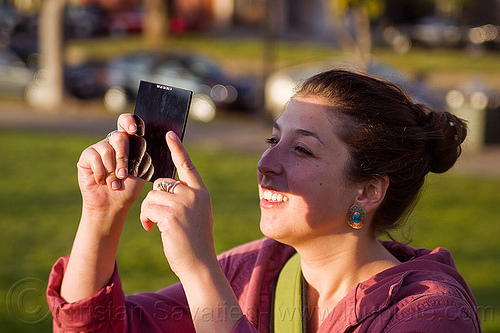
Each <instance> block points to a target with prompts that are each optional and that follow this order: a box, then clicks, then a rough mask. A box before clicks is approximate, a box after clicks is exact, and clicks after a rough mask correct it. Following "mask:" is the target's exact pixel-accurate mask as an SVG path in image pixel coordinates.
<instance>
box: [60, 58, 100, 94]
mask: <svg viewBox="0 0 500 333" xmlns="http://www.w3.org/2000/svg"><path fill="white" fill-rule="evenodd" d="M107 73H108V69H107V62H106V61H100V60H89V61H84V62H82V63H78V64H68V65H66V66H65V68H64V87H65V90H66V92H67V93H69V94H70V95H72V96H74V97H76V98H79V99H94V98H102V97H104V94H105V93H106V90H107V86H106V75H107Z"/></svg>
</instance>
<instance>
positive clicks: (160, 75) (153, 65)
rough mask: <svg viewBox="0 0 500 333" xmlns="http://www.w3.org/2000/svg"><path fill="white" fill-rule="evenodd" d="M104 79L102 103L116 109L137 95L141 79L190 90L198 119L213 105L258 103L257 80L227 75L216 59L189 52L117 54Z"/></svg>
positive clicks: (251, 107) (248, 106) (241, 106)
mask: <svg viewBox="0 0 500 333" xmlns="http://www.w3.org/2000/svg"><path fill="white" fill-rule="evenodd" d="M107 80H108V81H107V82H108V91H107V92H106V96H105V103H106V106H107V108H108V109H110V110H112V111H113V110H114V111H117V112H120V110H123V109H124V108H125V107H126V104H127V103H128V102H129V101H131V100H134V99H135V98H136V94H137V89H138V86H139V82H140V81H141V80H145V81H151V82H156V83H163V84H166V85H171V86H176V87H179V88H184V89H188V90H192V91H193V93H194V97H193V105H192V108H191V112H192V113H193V116H195V117H198V118H203V119H208V118H210V117H212V118H213V116H214V115H215V110H216V108H218V109H222V108H227V109H236V108H237V109H239V110H250V111H251V110H254V109H255V108H256V106H257V104H256V100H257V99H256V96H257V88H258V87H257V85H256V81H254V80H252V79H250V78H239V77H232V76H229V75H226V74H224V72H223V71H222V69H221V68H220V66H219V65H218V64H216V63H215V62H213V61H211V60H210V59H208V58H206V57H203V56H200V55H195V54H192V53H186V52H159V51H158V52H138V53H133V54H129V55H126V56H123V57H119V58H117V59H114V60H112V61H111V62H110V64H109V66H108V75H107ZM209 109H213V111H211V112H209ZM204 113H207V115H206V116H205V115H203V114H204Z"/></svg>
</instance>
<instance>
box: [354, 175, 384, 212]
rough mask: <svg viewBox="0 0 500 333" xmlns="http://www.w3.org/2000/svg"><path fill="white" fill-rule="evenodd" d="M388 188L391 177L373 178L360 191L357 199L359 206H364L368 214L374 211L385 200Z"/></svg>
mask: <svg viewBox="0 0 500 333" xmlns="http://www.w3.org/2000/svg"><path fill="white" fill-rule="evenodd" d="M388 187H389V177H387V176H378V177H374V178H372V179H371V180H369V181H367V182H366V183H365V185H364V186H363V187H362V188H361V189H360V194H359V196H358V197H357V199H356V202H357V204H358V205H360V206H363V208H364V209H365V210H366V212H367V213H369V212H371V211H374V210H375V209H377V207H378V206H380V204H381V203H382V201H383V200H384V198H385V194H386V192H387V188H388Z"/></svg>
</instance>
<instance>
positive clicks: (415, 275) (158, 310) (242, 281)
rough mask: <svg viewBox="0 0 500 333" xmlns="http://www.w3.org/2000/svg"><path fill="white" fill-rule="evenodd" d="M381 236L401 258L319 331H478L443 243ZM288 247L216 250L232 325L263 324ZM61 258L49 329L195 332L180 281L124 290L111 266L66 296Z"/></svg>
mask: <svg viewBox="0 0 500 333" xmlns="http://www.w3.org/2000/svg"><path fill="white" fill-rule="evenodd" d="M383 244H384V246H385V247H386V248H387V249H388V250H389V251H390V252H391V253H392V254H393V255H394V256H396V257H397V258H398V259H399V260H400V261H401V262H402V263H401V264H399V265H397V266H394V267H392V268H389V269H387V270H385V271H383V272H381V273H379V274H376V275H375V276H373V277H371V278H370V279H368V280H366V281H364V282H361V283H359V284H358V285H357V286H356V287H355V288H353V289H352V290H351V291H350V292H349V293H348V294H347V295H346V296H345V297H344V298H343V299H342V300H341V301H340V302H339V303H338V304H337V306H336V307H335V309H334V310H333V311H332V312H331V313H329V314H326V315H327V317H326V319H325V321H324V322H323V324H322V325H321V327H320V328H319V330H318V332H370V333H375V332H391V333H395V332H429V333H430V332H436V333H437V332H439V333H443V332H454V333H457V332H458V333H460V332H464V333H465V332H467V333H469V332H481V327H480V320H479V317H478V315H477V312H476V302H475V300H474V296H473V295H472V293H471V291H470V289H469V288H468V286H467V284H466V283H465V281H464V280H463V278H462V277H461V276H460V274H459V273H458V272H457V270H456V268H455V265H454V263H453V259H452V257H451V255H450V253H449V252H448V251H447V250H445V249H442V248H437V249H435V250H432V251H430V250H425V249H418V250H416V249H412V248H410V247H408V246H406V245H402V244H399V243H395V242H384V243H383ZM293 252H294V250H293V248H291V247H289V246H286V245H283V244H281V243H279V242H276V241H274V240H272V239H268V238H264V239H261V240H258V241H254V242H251V243H248V244H245V245H242V246H239V247H237V248H235V249H232V250H230V251H228V252H226V253H223V254H222V255H220V256H219V259H220V260H219V261H220V264H221V266H222V269H223V270H224V272H225V274H226V276H227V278H228V280H229V282H230V283H231V285H232V287H233V290H234V292H235V293H236V296H237V297H238V299H239V302H240V306H241V308H242V309H243V312H244V314H245V316H244V317H243V318H241V320H240V321H239V322H238V324H237V325H236V327H235V328H234V330H233V332H269V324H270V316H271V315H270V314H271V299H272V293H273V287H274V283H275V280H276V277H277V274H278V273H279V271H280V269H281V267H282V266H283V264H284V263H285V262H286V260H287V259H288V258H289V257H290V256H291V255H292V254H293ZM66 264H67V257H65V258H61V259H59V260H58V261H57V262H56V264H55V265H54V267H53V270H52V273H51V275H50V279H49V286H48V290H47V299H48V302H49V306H50V308H51V311H52V314H53V317H54V326H53V328H54V332H71V331H83V332H95V331H99V332H127V331H128V332H194V327H193V324H192V321H191V315H190V313H189V308H188V306H187V301H186V298H185V296H184V292H183V289H182V286H181V285H180V284H175V285H173V286H171V287H168V288H165V289H163V290H160V291H158V292H154V293H150V292H148V293H139V294H136V295H127V296H125V295H124V294H123V291H122V289H121V284H120V279H119V277H118V273H117V270H116V269H115V273H114V275H113V277H112V279H111V281H110V283H109V285H108V286H106V287H104V288H103V289H102V290H100V291H98V292H97V293H96V294H95V295H93V296H92V297H91V298H88V299H84V300H81V301H78V302H75V303H71V304H67V303H65V302H64V301H63V300H62V299H61V297H60V296H59V290H60V286H61V280H62V276H63V274H64V270H65V268H66ZM231 314H232V311H231V309H222V311H212V310H210V309H198V310H196V313H195V315H196V316H202V318H206V319H207V320H211V319H213V318H214V316H217V318H219V320H220V319H222V320H223V319H224V316H231ZM286 315H289V313H286V312H284V316H286ZM284 319H286V318H284Z"/></svg>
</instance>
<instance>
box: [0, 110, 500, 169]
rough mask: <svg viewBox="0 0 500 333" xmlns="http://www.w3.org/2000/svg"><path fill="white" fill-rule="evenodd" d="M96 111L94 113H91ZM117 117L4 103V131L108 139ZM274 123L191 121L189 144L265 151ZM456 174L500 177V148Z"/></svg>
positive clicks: (476, 154) (473, 155) (471, 157)
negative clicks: (58, 133) (67, 134)
mask: <svg viewBox="0 0 500 333" xmlns="http://www.w3.org/2000/svg"><path fill="white" fill-rule="evenodd" d="M89 110H92V111H89ZM116 118H117V116H116V115H112V114H109V113H106V112H104V111H102V110H101V106H100V105H99V104H95V103H93V102H88V103H78V104H70V106H69V107H67V109H66V110H65V112H59V113H57V114H49V113H42V112H40V111H34V110H32V109H31V108H29V107H26V106H25V105H23V104H20V103H19V102H14V101H0V129H1V128H19V129H33V130H49V131H64V132H79V133H95V134H100V135H102V136H104V135H105V134H106V133H108V132H109V131H110V130H112V129H114V128H116ZM270 133H271V124H270V123H269V122H264V121H261V120H258V119H257V117H255V116H249V115H223V116H220V117H217V118H216V120H215V121H213V122H210V123H202V122H198V121H189V123H188V126H187V130H186V135H185V142H186V143H187V144H196V145H201V146H207V147H212V148H213V147H216V148H220V149H234V150H238V151H242V150H243V151H251V152H263V151H264V150H265V149H266V147H267V144H266V143H265V139H266V138H267V137H268V136H269V135H270ZM454 169H455V172H467V173H473V174H476V175H478V176H484V177H495V178H497V177H498V178H500V145H495V146H486V147H484V148H483V149H481V150H479V151H467V150H465V151H464V153H463V155H462V157H461V158H460V159H459V162H458V163H457V167H456V168H454Z"/></svg>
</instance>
